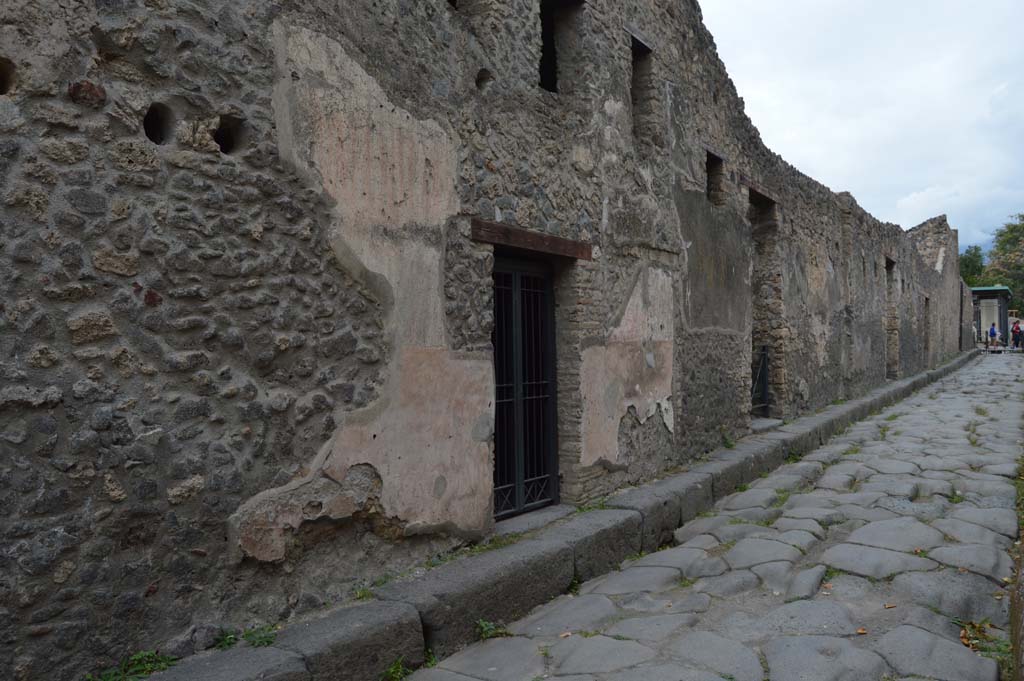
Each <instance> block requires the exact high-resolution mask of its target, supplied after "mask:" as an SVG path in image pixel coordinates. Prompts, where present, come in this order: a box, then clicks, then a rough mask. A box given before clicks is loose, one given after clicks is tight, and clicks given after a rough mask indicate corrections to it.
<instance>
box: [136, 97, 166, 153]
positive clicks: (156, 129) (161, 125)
mask: <svg viewBox="0 0 1024 681" xmlns="http://www.w3.org/2000/svg"><path fill="white" fill-rule="evenodd" d="M142 129H143V131H144V132H145V133H146V137H148V138H149V141H150V142H152V143H153V144H167V142H169V141H170V140H171V138H172V137H173V136H174V112H173V111H171V107H169V106H167V105H166V104H161V103H160V102H153V103H152V104H150V105H149V109H148V110H147V111H146V116H145V117H144V118H143V119H142Z"/></svg>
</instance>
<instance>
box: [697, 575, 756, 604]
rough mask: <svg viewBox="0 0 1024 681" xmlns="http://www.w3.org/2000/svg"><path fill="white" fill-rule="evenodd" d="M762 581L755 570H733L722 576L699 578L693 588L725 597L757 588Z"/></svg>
mask: <svg viewBox="0 0 1024 681" xmlns="http://www.w3.org/2000/svg"><path fill="white" fill-rule="evenodd" d="M760 583H761V580H759V579H758V578H757V575H755V574H754V573H753V572H751V571H749V570H735V571H733V572H726V573H725V574H724V575H722V576H720V577H704V578H702V579H698V580H697V581H696V582H695V583H694V585H693V588H694V590H695V591H699V592H702V593H706V594H710V595H712V596H717V597H719V598H725V597H726V596H734V595H736V594H738V593H743V592H744V591H750V590H751V589H755V588H757V586H758V585H759V584H760Z"/></svg>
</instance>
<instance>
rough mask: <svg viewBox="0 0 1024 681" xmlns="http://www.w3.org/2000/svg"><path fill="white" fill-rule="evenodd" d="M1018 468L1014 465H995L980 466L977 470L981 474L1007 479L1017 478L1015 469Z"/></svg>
mask: <svg viewBox="0 0 1024 681" xmlns="http://www.w3.org/2000/svg"><path fill="white" fill-rule="evenodd" d="M1018 468H1019V466H1017V464H1015V463H995V464H991V465H989V466H982V467H981V468H980V469H979V470H981V472H982V473H989V474H991V475H1002V476H1004V477H1007V478H1015V477H1017V469H1018Z"/></svg>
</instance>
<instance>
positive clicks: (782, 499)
mask: <svg viewBox="0 0 1024 681" xmlns="http://www.w3.org/2000/svg"><path fill="white" fill-rule="evenodd" d="M775 494H777V495H778V498H777V499H776V500H775V503H774V504H772V508H782V507H783V506H785V505H786V502H787V501H789V495H790V494H792V492H791V491H790V490H788V489H777V490H775Z"/></svg>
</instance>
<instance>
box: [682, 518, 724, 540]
mask: <svg viewBox="0 0 1024 681" xmlns="http://www.w3.org/2000/svg"><path fill="white" fill-rule="evenodd" d="M728 522H729V518H727V517H726V516H721V515H718V516H713V517H711V518H697V519H696V520H691V521H690V522H688V523H686V524H685V525H683V526H682V527H680V528H679V529H678V530H676V531H675V533H674V534H673V536H674V537H675V540H676V543H677V544H685V543H686V542H687V541H688V540H690V539H692V538H694V537H696V536H698V535H702V534H714V530H716V529H718V528H719V527H722V526H723V525H726V524H728Z"/></svg>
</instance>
